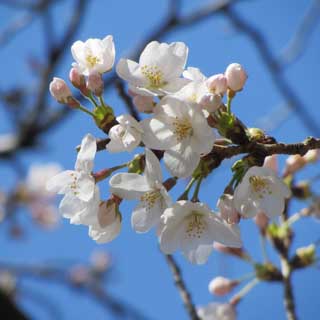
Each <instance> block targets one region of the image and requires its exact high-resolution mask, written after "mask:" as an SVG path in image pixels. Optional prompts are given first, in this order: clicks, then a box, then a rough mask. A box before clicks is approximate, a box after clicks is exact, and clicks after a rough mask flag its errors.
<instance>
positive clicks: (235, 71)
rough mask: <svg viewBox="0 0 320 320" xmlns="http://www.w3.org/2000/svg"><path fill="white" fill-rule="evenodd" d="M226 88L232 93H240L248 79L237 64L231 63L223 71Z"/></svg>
mask: <svg viewBox="0 0 320 320" xmlns="http://www.w3.org/2000/svg"><path fill="white" fill-rule="evenodd" d="M225 76H226V78H227V83H228V87H229V88H230V89H231V90H232V91H241V90H242V88H243V87H244V84H245V83H246V80H247V78H248V76H247V73H246V71H245V70H244V69H243V68H242V66H241V65H240V64H239V63H231V64H229V66H228V67H227V69H226V71H225Z"/></svg>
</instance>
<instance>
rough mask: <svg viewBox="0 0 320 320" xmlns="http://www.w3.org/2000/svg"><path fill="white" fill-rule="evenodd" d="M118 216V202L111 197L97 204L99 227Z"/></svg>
mask: <svg viewBox="0 0 320 320" xmlns="http://www.w3.org/2000/svg"><path fill="white" fill-rule="evenodd" d="M117 216H118V204H117V203H116V201H114V200H113V199H109V200H108V201H103V202H101V203H100V205H99V211H98V221H99V224H100V226H101V228H104V227H106V226H109V225H110V224H112V223H113V222H115V221H116V219H117Z"/></svg>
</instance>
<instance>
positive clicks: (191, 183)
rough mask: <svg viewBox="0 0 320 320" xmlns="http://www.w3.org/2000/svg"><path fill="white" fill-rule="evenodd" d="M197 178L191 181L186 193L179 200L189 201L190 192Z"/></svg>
mask: <svg viewBox="0 0 320 320" xmlns="http://www.w3.org/2000/svg"><path fill="white" fill-rule="evenodd" d="M196 180H197V179H196V178H194V177H192V178H191V180H190V181H189V183H188V185H187V186H186V188H185V190H184V192H183V193H182V194H181V196H180V197H179V198H178V200H187V199H188V196H189V192H190V190H191V188H192V186H193V184H194V183H195V182H196Z"/></svg>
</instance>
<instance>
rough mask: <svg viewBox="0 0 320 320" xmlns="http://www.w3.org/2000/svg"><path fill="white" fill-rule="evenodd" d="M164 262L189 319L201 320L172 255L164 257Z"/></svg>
mask: <svg viewBox="0 0 320 320" xmlns="http://www.w3.org/2000/svg"><path fill="white" fill-rule="evenodd" d="M165 258H166V261H167V263H168V265H169V267H170V270H171V272H172V275H173V279H174V282H175V285H176V287H177V289H178V291H179V294H180V297H181V300H182V302H183V304H184V306H185V308H186V310H187V312H188V313H189V316H190V319H191V320H201V319H200V318H199V317H198V314H197V310H196V308H195V306H194V304H193V302H192V298H191V295H190V293H189V291H188V289H187V287H186V285H185V283H184V281H183V279H182V275H181V271H180V268H179V266H178V265H177V263H176V262H175V260H174V258H173V256H172V255H165Z"/></svg>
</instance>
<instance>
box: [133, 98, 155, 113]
mask: <svg viewBox="0 0 320 320" xmlns="http://www.w3.org/2000/svg"><path fill="white" fill-rule="evenodd" d="M133 104H134V105H135V106H136V108H137V110H138V111H140V112H144V113H152V112H153V108H154V102H153V97H149V96H140V95H135V96H133Z"/></svg>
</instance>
